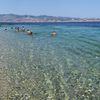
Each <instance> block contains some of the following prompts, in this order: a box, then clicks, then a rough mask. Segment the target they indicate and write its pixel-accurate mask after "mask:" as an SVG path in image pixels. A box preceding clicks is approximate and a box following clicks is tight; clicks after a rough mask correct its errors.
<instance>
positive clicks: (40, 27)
mask: <svg viewBox="0 0 100 100" xmlns="http://www.w3.org/2000/svg"><path fill="white" fill-rule="evenodd" d="M22 25H24V26H25V28H28V27H30V28H31V30H32V31H33V32H34V34H33V35H32V36H28V35H26V33H22V32H18V33H17V32H15V31H14V29H11V27H15V26H22ZM5 27H7V29H8V30H6V31H5V30H4V29H5ZM52 31H56V32H57V36H55V37H52V36H51V35H50V32H52ZM99 94H100V23H56V24H50V23H40V24H11V25H2V26H1V27H0V99H1V100H99V99H100V95H99Z"/></svg>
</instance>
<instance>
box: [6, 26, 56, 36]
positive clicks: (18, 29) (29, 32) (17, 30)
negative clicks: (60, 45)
mask: <svg viewBox="0 0 100 100" xmlns="http://www.w3.org/2000/svg"><path fill="white" fill-rule="evenodd" d="M11 29H13V27H11ZM5 30H7V28H5ZM15 32H25V28H24V26H22V27H21V28H20V27H15ZM26 32H27V34H28V35H32V34H33V32H31V31H30V28H28V29H27V30H26ZM50 34H51V36H55V35H57V33H56V32H55V31H53V32H51V33H50Z"/></svg>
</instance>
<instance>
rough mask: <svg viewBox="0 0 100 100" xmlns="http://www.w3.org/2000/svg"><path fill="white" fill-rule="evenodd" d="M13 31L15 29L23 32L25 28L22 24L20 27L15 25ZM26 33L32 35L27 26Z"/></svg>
mask: <svg viewBox="0 0 100 100" xmlns="http://www.w3.org/2000/svg"><path fill="white" fill-rule="evenodd" d="M15 31H16V32H19V31H21V32H25V28H24V26H22V27H21V29H20V28H19V27H15ZM27 34H28V35H32V32H31V31H30V29H29V28H28V29H27Z"/></svg>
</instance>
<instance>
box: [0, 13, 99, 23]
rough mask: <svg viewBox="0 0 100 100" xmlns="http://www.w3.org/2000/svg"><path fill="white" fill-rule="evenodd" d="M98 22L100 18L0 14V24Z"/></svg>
mask: <svg viewBox="0 0 100 100" xmlns="http://www.w3.org/2000/svg"><path fill="white" fill-rule="evenodd" d="M87 21H100V18H74V17H59V16H47V15H40V16H33V15H16V14H0V22H87Z"/></svg>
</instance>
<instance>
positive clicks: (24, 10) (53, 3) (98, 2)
mask: <svg viewBox="0 0 100 100" xmlns="http://www.w3.org/2000/svg"><path fill="white" fill-rule="evenodd" d="M8 13H14V14H21V15H23V14H28V15H52V16H66V17H100V0H0V14H8Z"/></svg>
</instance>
